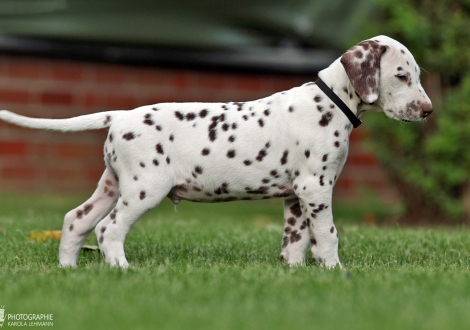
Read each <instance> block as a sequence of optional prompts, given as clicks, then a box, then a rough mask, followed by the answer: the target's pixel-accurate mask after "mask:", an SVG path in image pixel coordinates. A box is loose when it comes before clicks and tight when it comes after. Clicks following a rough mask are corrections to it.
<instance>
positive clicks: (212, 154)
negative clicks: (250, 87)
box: [0, 36, 432, 268]
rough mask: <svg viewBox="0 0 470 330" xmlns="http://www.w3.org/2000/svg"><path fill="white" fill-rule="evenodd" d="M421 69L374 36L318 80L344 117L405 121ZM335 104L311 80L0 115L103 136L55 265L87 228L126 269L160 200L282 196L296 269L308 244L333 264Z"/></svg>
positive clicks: (422, 111)
mask: <svg viewBox="0 0 470 330" xmlns="http://www.w3.org/2000/svg"><path fill="white" fill-rule="evenodd" d="M419 74H420V70H419V67H418V65H417V64H416V62H415V60H414V58H413V56H412V54H411V53H410V52H409V51H408V50H407V48H406V47H405V46H403V45H402V44H400V43H399V42H397V41H395V40H393V39H391V38H388V37H386V36H378V37H375V38H372V39H369V40H365V41H363V42H361V43H359V44H357V45H356V46H354V47H352V48H351V49H349V50H348V51H347V52H346V53H345V54H344V55H342V56H341V57H340V58H338V59H337V60H336V61H335V62H334V63H333V64H331V65H330V66H329V67H328V68H326V69H324V70H322V71H320V72H319V78H321V80H322V81H323V82H324V83H325V85H327V86H328V87H329V89H330V90H331V91H333V93H334V94H336V97H337V98H339V99H340V100H342V102H344V104H345V105H346V106H347V107H348V108H349V109H350V111H351V112H352V114H353V115H354V116H353V117H354V118H356V116H360V115H361V114H362V113H363V112H365V111H367V110H371V111H384V112H385V114H386V115H387V116H388V117H390V118H393V119H397V120H401V121H406V122H408V121H418V120H422V119H423V118H426V117H427V116H428V115H430V114H431V112H432V106H431V101H430V100H429V98H428V96H427V95H426V93H425V92H424V90H423V88H422V87H421V84H420V80H419ZM338 102H341V101H338ZM338 102H333V101H332V99H331V98H330V97H328V96H327V95H326V94H325V93H324V92H323V91H322V90H321V89H319V87H318V85H317V84H316V83H313V82H310V83H306V84H304V85H302V86H300V87H295V88H292V89H290V90H288V91H284V92H280V93H276V94H274V95H271V96H268V97H266V98H263V99H259V100H255V101H250V102H229V103H162V104H155V105H149V106H143V107H139V108H137V109H134V110H132V111H107V112H101V113H95V114H89V115H84V116H79V117H75V118H70V119H40V118H28V117H23V116H19V115H16V114H14V113H11V112H9V111H5V110H3V111H0V119H3V120H4V121H7V122H10V123H13V124H16V125H20V126H24V127H29V128H36V129H46V130H55V131H63V132H77V131H85V130H94V129H108V135H107V139H106V142H105V145H104V155H105V157H104V160H105V163H106V169H105V170H104V173H103V175H102V177H101V179H100V181H99V183H98V187H97V189H96V191H95V192H94V194H93V195H92V196H91V197H90V199H88V200H87V201H86V202H85V203H83V204H82V205H80V206H79V207H77V208H75V209H73V210H71V211H70V212H68V213H67V214H66V215H65V219H64V225H63V228H62V239H61V242H60V251H59V260H60V264H61V265H63V266H75V265H76V263H77V259H78V255H79V251H80V248H81V246H82V244H83V242H84V240H85V239H86V237H87V236H88V235H89V233H90V232H91V231H92V230H93V229H94V228H95V232H96V235H97V238H98V242H99V246H100V250H101V253H102V256H103V258H104V260H105V261H106V262H108V263H109V264H111V265H116V266H120V267H128V265H129V264H128V262H127V260H126V256H125V254H124V240H125V238H126V235H127V233H128V232H129V230H130V228H131V227H132V225H133V224H134V223H136V221H137V220H138V219H139V218H140V217H141V216H142V214H144V213H145V212H146V211H148V210H150V209H152V208H154V207H156V206H157V205H158V204H159V203H160V202H161V201H162V200H163V199H164V198H165V197H167V196H168V197H169V198H170V199H171V200H172V201H173V202H174V203H175V204H178V203H179V202H180V201H181V200H189V201H195V202H222V201H233V200H255V199H266V198H283V199H284V232H283V238H282V252H281V257H282V258H283V259H284V260H285V261H286V262H287V263H288V264H290V265H296V264H302V263H304V261H305V254H306V251H307V250H308V249H309V247H310V249H311V252H312V254H313V258H314V259H315V260H316V261H317V262H318V263H319V264H321V265H324V266H326V267H329V268H330V267H335V266H337V265H338V266H341V264H340V260H339V257H338V232H337V230H336V228H335V225H334V223H333V215H332V205H331V203H332V191H333V187H334V185H335V182H336V180H337V179H338V176H339V174H340V172H341V170H342V168H343V165H344V163H345V161H346V157H347V154H348V144H349V142H348V140H349V135H350V133H351V131H352V129H353V125H352V124H351V122H350V119H348V117H347V116H346V115H345V113H343V112H342V111H341V110H340V108H339V106H338V105H337V104H336V103H338ZM356 119H357V118H356Z"/></svg>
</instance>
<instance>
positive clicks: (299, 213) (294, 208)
mask: <svg viewBox="0 0 470 330" xmlns="http://www.w3.org/2000/svg"><path fill="white" fill-rule="evenodd" d="M289 210H290V211H291V213H292V214H293V215H294V216H296V217H297V218H300V217H301V216H302V210H301V209H300V204H299V203H295V204H293V205H292V206H291V207H290V208H289Z"/></svg>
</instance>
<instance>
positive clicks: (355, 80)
mask: <svg viewBox="0 0 470 330" xmlns="http://www.w3.org/2000/svg"><path fill="white" fill-rule="evenodd" d="M387 48H388V47H387V46H384V45H380V44H379V43H378V42H376V41H373V40H366V41H363V42H360V43H359V44H357V45H356V46H354V47H352V48H350V49H349V50H348V51H347V52H346V53H345V54H344V55H343V56H341V64H343V67H344V69H345V70H346V74H347V75H348V77H349V80H350V81H351V83H352V85H353V87H354V89H355V90H356V93H357V94H359V96H360V98H361V99H362V101H363V102H365V103H374V102H375V101H377V98H378V97H379V89H380V60H381V58H382V55H383V54H384V53H385V52H386V51H387Z"/></svg>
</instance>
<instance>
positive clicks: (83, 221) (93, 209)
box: [59, 169, 119, 266]
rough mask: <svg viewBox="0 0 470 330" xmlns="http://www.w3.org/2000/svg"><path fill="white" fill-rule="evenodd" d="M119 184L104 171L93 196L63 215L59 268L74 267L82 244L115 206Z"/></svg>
mask: <svg viewBox="0 0 470 330" xmlns="http://www.w3.org/2000/svg"><path fill="white" fill-rule="evenodd" d="M118 197H119V183H118V181H117V178H116V177H115V175H114V173H112V172H111V171H110V170H109V169H106V170H105V171H104V173H103V175H102V176H101V179H100V181H99V183H98V188H96V190H95V192H94V193H93V195H92V196H91V197H90V198H89V199H88V200H87V201H86V202H85V203H83V204H82V205H80V206H79V207H77V208H75V209H73V210H71V211H70V212H68V213H67V214H66V215H65V219H64V226H63V227H62V238H61V240H60V248H59V262H60V265H61V266H75V265H76V264H77V259H78V254H79V252H80V248H81V247H82V244H83V242H84V241H85V239H86V238H87V237H88V235H89V234H90V232H91V231H92V230H93V228H94V227H95V226H96V224H97V223H98V222H99V221H100V220H101V219H103V218H104V217H105V216H106V215H107V214H109V212H110V211H111V210H112V208H113V207H114V206H115V205H116V202H117V200H118Z"/></svg>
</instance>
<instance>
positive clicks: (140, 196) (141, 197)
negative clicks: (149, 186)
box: [139, 190, 145, 200]
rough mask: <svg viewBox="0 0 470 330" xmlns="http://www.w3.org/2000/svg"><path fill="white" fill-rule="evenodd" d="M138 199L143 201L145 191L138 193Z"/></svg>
mask: <svg viewBox="0 0 470 330" xmlns="http://www.w3.org/2000/svg"><path fill="white" fill-rule="evenodd" d="M139 198H140V199H141V200H143V199H144V198H145V191H144V190H142V191H141V192H140V194H139Z"/></svg>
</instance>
